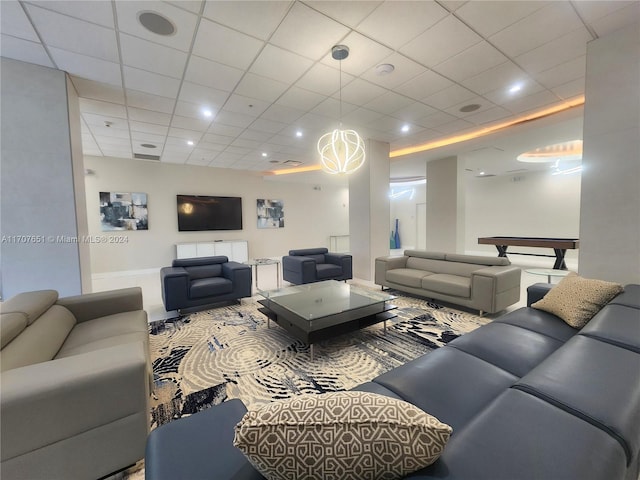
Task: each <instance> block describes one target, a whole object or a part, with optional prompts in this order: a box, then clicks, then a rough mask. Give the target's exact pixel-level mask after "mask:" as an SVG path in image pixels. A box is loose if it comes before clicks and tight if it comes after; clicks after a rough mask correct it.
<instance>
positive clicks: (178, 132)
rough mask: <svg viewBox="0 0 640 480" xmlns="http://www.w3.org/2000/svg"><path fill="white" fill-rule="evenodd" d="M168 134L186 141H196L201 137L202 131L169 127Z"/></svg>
mask: <svg viewBox="0 0 640 480" xmlns="http://www.w3.org/2000/svg"><path fill="white" fill-rule="evenodd" d="M169 136H170V137H174V138H178V139H182V140H183V141H184V142H185V143H186V142H188V141H192V142H197V141H198V140H199V139H200V137H202V132H199V131H197V130H189V129H186V128H177V127H169Z"/></svg>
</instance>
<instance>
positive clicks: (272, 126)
mask: <svg viewBox="0 0 640 480" xmlns="http://www.w3.org/2000/svg"><path fill="white" fill-rule="evenodd" d="M287 126H288V125H287V124H286V123H281V122H276V121H274V120H267V119H264V118H259V119H257V120H256V121H255V122H254V123H252V124H251V128H252V129H253V130H258V131H259V132H268V133H273V134H276V133H279V132H281V131H282V130H284V129H285V128H286V127H287Z"/></svg>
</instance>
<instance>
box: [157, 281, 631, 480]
mask: <svg viewBox="0 0 640 480" xmlns="http://www.w3.org/2000/svg"><path fill="white" fill-rule="evenodd" d="M550 287H551V286H550V285H547V284H536V285H534V286H532V287H529V289H528V305H531V304H532V303H533V302H535V301H537V300H539V299H540V298H542V297H543V296H544V295H545V294H546V293H547V292H548V291H549V289H550ZM355 390H360V391H365V392H373V393H378V394H383V395H387V396H390V397H394V398H397V399H402V400H405V401H408V402H410V403H412V404H414V405H416V406H417V407H419V408H420V409H422V410H424V411H426V412H428V413H430V414H432V415H434V416H436V417H437V418H438V419H439V420H440V421H442V422H445V423H447V424H448V425H450V426H452V427H453V434H452V436H451V438H450V439H449V441H448V443H447V445H446V447H445V449H444V452H443V454H442V455H441V456H440V458H439V459H438V460H437V461H436V462H435V463H433V464H432V465H431V466H429V467H427V468H424V469H422V470H419V471H417V472H415V473H413V474H411V475H409V476H407V477H406V478H410V479H414V480H436V479H437V480H445V479H448V480H453V479H456V480H534V479H536V480H539V479H545V480H546V479H548V480H577V479H580V480H637V478H638V471H639V465H640V459H639V454H640V285H627V286H626V287H625V291H624V292H623V293H621V294H619V295H617V296H616V297H615V298H613V300H611V301H610V302H609V303H608V304H607V305H606V306H604V308H603V309H602V310H600V312H599V313H597V314H596V315H595V316H594V317H593V318H592V319H591V321H589V322H588V323H587V324H586V326H584V327H583V328H582V329H580V330H577V329H575V328H573V327H571V326H569V325H568V324H567V323H565V321H563V320H562V319H560V318H558V317H557V316H555V315H553V314H551V313H547V312H545V311H541V310H539V309H536V308H531V307H530V306H528V307H523V308H520V309H518V310H515V311H513V312H510V313H508V314H506V315H504V316H502V317H500V318H498V319H497V320H494V321H492V322H491V323H489V324H487V325H485V326H483V327H480V328H479V329H477V330H475V331H473V332H471V333H468V334H466V335H463V336H461V337H459V338H457V339H455V340H454V341H452V342H450V343H449V344H447V345H446V346H444V347H442V348H439V349H437V350H435V351H434V352H431V353H429V354H428V355H425V356H423V357H420V358H418V359H416V360H414V361H412V362H409V363H407V364H405V365H403V366H401V367H398V368H395V369H393V370H391V371H389V372H387V373H385V374H383V375H381V376H379V377H377V378H375V379H373V380H372V381H371V382H368V383H365V384H363V385H361V386H359V387H357V388H356V389H355ZM245 412H246V409H245V407H244V405H243V404H242V402H241V401H240V400H231V401H228V402H224V403H223V404H221V405H219V406H216V407H213V408H210V409H208V410H205V411H203V412H200V413H198V414H195V415H192V416H191V417H188V418H186V419H181V420H177V421H175V422H170V423H168V424H166V425H163V426H162V427H159V428H158V429H156V430H154V431H153V432H151V435H150V437H149V441H148V443H147V451H146V457H145V462H146V478H147V480H163V479H166V480H169V479H175V478H213V477H215V478H216V479H234V480H247V479H251V480H254V479H255V480H262V479H263V477H262V476H261V475H260V474H259V473H258V472H257V471H256V470H255V469H254V468H253V467H252V465H251V464H250V463H249V462H248V461H247V459H246V458H245V457H244V456H243V455H242V453H241V452H240V451H239V450H237V449H236V448H235V447H234V446H233V439H234V427H235V425H236V424H237V423H238V422H240V420H241V419H242V417H243V415H244V413H245ZM283 460H285V459H284V457H283Z"/></svg>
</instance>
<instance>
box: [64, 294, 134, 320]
mask: <svg viewBox="0 0 640 480" xmlns="http://www.w3.org/2000/svg"><path fill="white" fill-rule="evenodd" d="M56 303H57V304H58V305H61V306H63V307H65V308H67V309H68V310H70V311H71V313H72V314H73V316H74V317H76V320H77V321H78V322H79V323H80V322H85V321H87V320H93V319H94V318H99V317H105V316H107V315H114V314H116V313H123V312H133V311H136V310H142V309H143V308H142V289H141V288H140V287H131V288H121V289H118V290H109V291H106V292H96V293H86V294H83V295H74V296H72V297H64V298H59V299H58V301H57V302H56Z"/></svg>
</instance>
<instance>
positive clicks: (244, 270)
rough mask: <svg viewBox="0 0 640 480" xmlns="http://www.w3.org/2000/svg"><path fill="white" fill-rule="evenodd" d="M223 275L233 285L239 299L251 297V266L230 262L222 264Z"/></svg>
mask: <svg viewBox="0 0 640 480" xmlns="http://www.w3.org/2000/svg"><path fill="white" fill-rule="evenodd" d="M222 275H223V276H224V277H225V278H228V279H229V280H231V282H232V283H233V291H234V292H235V293H236V295H238V298H243V297H250V296H251V282H252V278H251V277H252V275H251V266H250V265H246V264H244V263H239V262H234V261H230V262H227V263H223V264H222Z"/></svg>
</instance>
